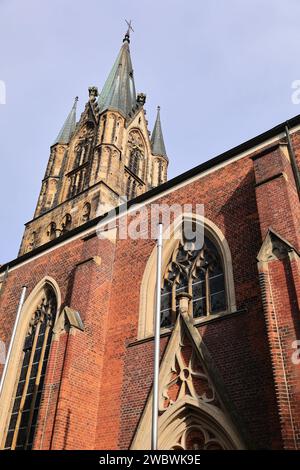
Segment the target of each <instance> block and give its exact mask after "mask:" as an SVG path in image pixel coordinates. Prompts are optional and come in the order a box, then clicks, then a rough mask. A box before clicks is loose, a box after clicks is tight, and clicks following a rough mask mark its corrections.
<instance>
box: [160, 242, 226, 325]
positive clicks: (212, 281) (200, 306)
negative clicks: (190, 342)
mask: <svg viewBox="0 0 300 470" xmlns="http://www.w3.org/2000/svg"><path fill="white" fill-rule="evenodd" d="M180 292H188V293H189V294H190V295H191V296H192V300H191V302H190V314H191V315H192V316H193V318H195V319H196V318H203V317H206V316H209V315H213V314H216V313H220V312H223V311H225V310H226V292H225V279H224V269H223V261H222V258H221V256H220V253H219V251H218V249H217V248H216V246H215V244H214V243H213V242H212V241H211V240H210V239H209V238H208V237H205V238H204V244H203V246H202V248H201V249H193V243H190V242H186V241H183V242H180V243H179V244H178V246H177V248H176V249H175V251H174V253H173V256H172V259H171V261H170V263H169V264H168V266H167V269H166V272H165V275H164V283H163V288H162V294H161V326H162V327H169V326H171V325H172V324H173V323H174V322H175V319H176V311H177V308H178V301H177V295H178V294H179V293H180Z"/></svg>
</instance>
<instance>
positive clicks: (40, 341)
mask: <svg viewBox="0 0 300 470" xmlns="http://www.w3.org/2000/svg"><path fill="white" fill-rule="evenodd" d="M56 310H57V302H56V296H55V293H54V291H53V289H52V288H51V287H50V286H46V287H45V290H44V296H43V297H42V298H41V301H40V303H39V305H38V307H37V308H36V310H35V311H34V313H33V315H32V317H31V320H30V324H29V328H28V332H27V335H26V338H25V341H24V345H23V362H22V368H21V373H20V376H19V380H18V384H17V389H16V393H15V398H14V403H13V408H12V413H11V417H10V422H9V427H8V433H7V436H6V442H5V449H11V450H14V449H31V448H32V445H33V439H34V433H35V430H36V426H37V418H38V412H39V407H40V402H41V396H42V390H43V384H44V379H45V373H46V367H47V361H48V356H49V351H50V344H51V338H52V330H53V326H54V322H55V316H56Z"/></svg>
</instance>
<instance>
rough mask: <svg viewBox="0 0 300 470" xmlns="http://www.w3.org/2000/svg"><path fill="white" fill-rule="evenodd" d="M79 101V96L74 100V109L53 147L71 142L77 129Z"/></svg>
mask: <svg viewBox="0 0 300 470" xmlns="http://www.w3.org/2000/svg"><path fill="white" fill-rule="evenodd" d="M77 101H78V96H76V98H75V100H74V104H73V106H72V109H71V111H70V113H69V115H68V117H67V119H66V120H65V123H64V125H63V127H62V128H61V130H60V133H59V134H58V136H57V138H56V140H55V141H54V142H53V144H52V145H55V144H68V143H69V142H70V139H71V137H72V134H73V133H74V131H75V127H76V107H77Z"/></svg>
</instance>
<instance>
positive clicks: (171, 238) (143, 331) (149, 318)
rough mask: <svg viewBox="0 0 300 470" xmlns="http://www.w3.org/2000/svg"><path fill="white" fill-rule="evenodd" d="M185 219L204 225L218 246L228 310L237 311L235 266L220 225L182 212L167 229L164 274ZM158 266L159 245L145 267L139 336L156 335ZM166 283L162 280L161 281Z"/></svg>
mask: <svg viewBox="0 0 300 470" xmlns="http://www.w3.org/2000/svg"><path fill="white" fill-rule="evenodd" d="M183 219H185V220H186V219H190V220H193V221H195V222H196V223H199V224H203V225H204V231H205V233H206V234H207V236H208V237H209V238H210V239H211V240H212V241H213V242H214V243H215V244H216V245H217V247H218V248H219V250H220V254H221V256H222V259H223V261H224V274H225V287H226V296H227V310H226V313H231V312H234V311H236V300H235V289H234V278H233V268H232V257H231V252H230V248H229V245H228V242H227V240H226V238H225V236H224V234H223V232H222V231H221V230H220V228H219V227H218V226H217V225H216V224H215V223H214V222H212V221H211V220H210V219H208V218H206V217H204V216H202V215H199V214H194V213H183V214H181V215H179V216H178V217H177V218H176V219H175V220H174V222H173V223H172V224H171V227H167V228H166V229H165V230H164V245H163V257H162V273H164V272H165V270H166V267H167V264H168V263H169V260H170V258H171V256H172V253H173V252H174V250H175V248H176V246H177V245H178V243H179V238H180V237H179V235H178V234H179V231H180V230H181V226H182V221H183ZM155 266H156V248H154V249H153V250H152V253H151V254H150V256H149V259H148V262H147V264H146V268H145V271H144V274H143V278H142V283H141V287H140V308H139V324H138V339H142V338H145V337H148V336H151V335H153V319H154V308H155V283H156V279H155V272H156V270H155ZM161 282H163V279H162V280H161Z"/></svg>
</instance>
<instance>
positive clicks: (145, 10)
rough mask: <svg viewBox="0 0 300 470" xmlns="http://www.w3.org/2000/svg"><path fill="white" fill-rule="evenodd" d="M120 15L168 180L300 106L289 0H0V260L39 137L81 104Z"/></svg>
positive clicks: (38, 168)
mask: <svg viewBox="0 0 300 470" xmlns="http://www.w3.org/2000/svg"><path fill="white" fill-rule="evenodd" d="M125 18H126V19H132V24H133V29H134V33H132V36H131V44H130V48H131V57H132V62H133V68H134V74H135V84H136V89H137V92H144V93H146V94H147V102H146V106H145V107H146V110H147V116H148V120H149V128H150V130H152V128H153V124H154V119H155V114H156V108H157V105H160V106H161V119H162V126H163V132H164V138H165V144H166V148H167V153H168V156H169V160H170V166H169V178H172V177H174V176H176V175H178V174H180V173H182V172H184V171H186V170H188V169H190V168H192V167H194V166H196V165H198V164H199V163H201V162H204V161H206V160H209V159H210V158H213V157H214V156H216V155H218V154H220V153H222V152H224V151H226V150H229V149H230V148H232V147H235V146H236V145H238V144H240V143H242V142H244V141H246V140H248V139H250V138H252V137H254V136H256V135H257V134H260V133H261V132H264V131H266V130H268V129H270V128H272V127H274V126H275V125H276V124H278V123H280V122H282V121H285V120H286V119H288V118H290V117H292V116H295V115H297V114H300V104H296V103H293V100H292V93H293V91H294V90H293V88H292V86H293V83H294V82H295V81H296V80H300V58H299V45H300V28H299V18H300V2H299V1H298V0H285V1H283V0H243V1H241V0H210V1H209V2H203V1H199V0H163V1H162V0H114V1H113V2H112V1H107V0H106V1H102V0H84V1H82V0H26V1H24V0H0V159H1V165H0V227H1V230H0V264H3V263H4V262H7V261H9V260H12V259H14V258H15V257H16V256H17V253H18V249H19V245H20V242H21V238H22V234H23V230H24V223H25V222H27V221H29V220H31V219H32V216H33V213H34V209H35V205H36V202H37V198H38V194H39V191H40V185H41V180H42V178H43V176H44V172H45V169H46V165H47V161H48V157H49V147H50V145H51V144H52V142H53V140H54V139H55V138H56V136H57V134H58V132H59V130H60V128H61V126H62V124H63V122H64V120H65V118H66V115H67V114H68V112H69V111H70V108H71V106H72V103H73V100H74V97H75V96H77V95H78V96H79V112H81V111H82V110H83V107H84V104H85V103H86V101H87V99H88V87H89V86H91V85H95V86H97V87H98V88H99V89H101V87H102V86H103V84H104V81H105V79H106V77H107V75H108V73H109V71H110V68H111V67H112V65H113V62H114V60H115V58H116V56H117V54H118V52H119V49H120V47H121V45H122V39H123V36H124V33H125V31H126V23H125ZM4 89H5V95H4ZM1 92H2V97H1ZM4 96H5V98H6V99H5V104H1V103H2V102H3V101H4V99H3V97H4ZM78 114H79V113H78Z"/></svg>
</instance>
